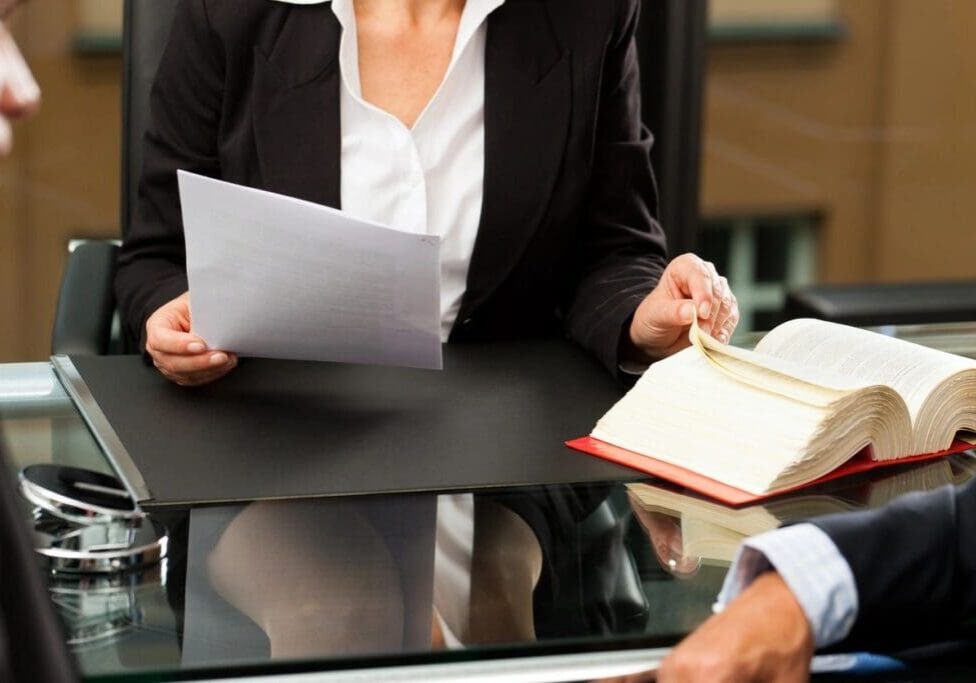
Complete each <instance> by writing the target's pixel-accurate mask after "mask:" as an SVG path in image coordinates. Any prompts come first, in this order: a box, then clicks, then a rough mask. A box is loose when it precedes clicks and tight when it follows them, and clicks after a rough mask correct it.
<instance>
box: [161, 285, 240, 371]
mask: <svg viewBox="0 0 976 683" xmlns="http://www.w3.org/2000/svg"><path fill="white" fill-rule="evenodd" d="M146 352H147V353H148V354H149V355H150V356H152V359H153V365H155V366H156V367H157V368H158V369H159V371H160V372H161V373H163V375H164V376H165V377H166V378H167V379H169V380H172V381H173V382H176V383H177V384H179V385H181V386H196V385H198V384H206V383H207V382H213V381H214V380H215V379H220V378H221V377H223V376H224V375H226V374H227V373H228V372H230V371H231V370H233V369H234V367H236V366H237V356H235V355H234V354H231V353H227V352H226V351H216V350H212V349H208V348H207V344H206V342H204V341H203V340H202V339H201V338H200V337H197V336H196V335H193V334H190V293H189V292H184V293H183V294H181V295H179V296H178V297H176V298H175V299H173V300H172V301H170V302H169V303H166V304H163V305H162V306H160V307H159V308H158V309H157V310H156V312H155V313H153V314H152V315H151V316H149V319H148V320H147V321H146Z"/></svg>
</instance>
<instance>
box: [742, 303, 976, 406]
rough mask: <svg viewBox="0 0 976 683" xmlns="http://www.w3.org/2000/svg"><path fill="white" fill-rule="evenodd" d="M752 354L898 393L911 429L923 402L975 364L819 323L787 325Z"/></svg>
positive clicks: (929, 350) (879, 335)
mask: <svg viewBox="0 0 976 683" xmlns="http://www.w3.org/2000/svg"><path fill="white" fill-rule="evenodd" d="M755 350H756V352H757V353H761V354H765V355H769V356H773V357H775V358H781V359H785V360H789V361H793V362H795V363H799V364H801V365H804V366H807V367H810V368H830V370H831V371H832V373H833V374H841V375H845V376H847V377H850V378H852V379H853V380H856V381H861V382H865V383H869V384H885V385H887V386H890V387H891V388H892V389H894V390H895V391H897V392H898V393H899V394H900V395H901V396H902V398H904V399H905V403H906V404H907V405H908V410H909V413H910V415H911V418H912V423H913V424H915V423H916V422H917V419H918V415H919V411H920V410H921V408H922V405H923V404H924V402H925V399H926V398H927V397H928V396H929V394H931V393H932V392H933V391H934V390H935V389H936V387H938V386H939V385H940V384H941V383H942V382H944V381H946V380H947V379H948V378H950V377H952V376H953V375H956V374H957V373H959V372H963V371H966V370H974V369H976V361H973V360H970V359H968V358H963V357H961V356H956V355H953V354H951V353H945V352H943V351H936V350H935V349H929V348H926V347H924V346H919V345H918V344H912V343H911V342H907V341H904V340H902V339H894V338H892V337H886V336H884V335H881V334H877V333H875V332H869V331H867V330H862V329H859V328H856V327H849V326H847V325H838V324H836V323H830V322H826V321H823V320H810V319H800V320H791V321H789V322H787V323H784V324H782V325H780V326H779V327H777V328H775V329H774V330H772V331H771V332H770V333H769V334H767V335H766V336H765V337H764V338H763V339H762V341H760V342H759V344H757V345H756V349H755Z"/></svg>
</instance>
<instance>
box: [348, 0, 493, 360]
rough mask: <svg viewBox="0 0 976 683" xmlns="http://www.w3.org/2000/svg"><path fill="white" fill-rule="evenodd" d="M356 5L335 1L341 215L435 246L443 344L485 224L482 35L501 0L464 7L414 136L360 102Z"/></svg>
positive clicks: (473, 0)
mask: <svg viewBox="0 0 976 683" xmlns="http://www.w3.org/2000/svg"><path fill="white" fill-rule="evenodd" d="M353 2H354V0H333V2H332V11H333V12H335V15H336V17H337V18H338V19H339V23H340V24H341V25H342V29H343V30H342V39H341V43H340V46H339V66H340V69H341V73H342V87H341V92H340V116H341V129H342V157H341V163H342V208H343V210H344V211H347V212H349V213H350V214H352V215H354V216H357V217H360V218H366V219H369V220H372V221H377V222H380V223H384V224H386V225H389V226H391V227H393V228H396V229H398V230H404V231H407V232H413V233H420V234H429V235H438V236H439V237H440V238H441V338H442V339H443V340H445V341H446V340H447V337H448V335H449V334H450V331H451V326H452V325H453V324H454V320H455V318H456V317H457V314H458V309H459V308H460V307H461V298H462V297H463V296H464V291H465V287H466V283H467V277H468V266H469V265H470V263H471V253H472V252H473V251H474V242H475V238H476V237H477V234H478V226H479V223H480V221H481V203H482V190H483V182H484V167H485V123H484V112H485V35H486V23H485V20H486V19H487V17H488V15H489V14H490V13H491V12H492V11H493V10H494V9H496V8H497V7H499V6H500V5H501V4H502V3H503V2H504V0H467V3H466V4H465V7H464V12H463V14H462V15H461V21H460V24H459V26H458V33H457V38H456V40H455V43H454V52H453V54H452V56H451V61H450V65H449V66H448V68H447V72H446V74H445V76H444V80H443V81H442V82H441V85H440V87H439V88H438V90H437V91H436V93H435V94H434V96H433V98H432V99H431V100H430V102H429V103H428V104H427V106H426V108H424V110H423V112H422V113H421V114H420V116H419V117H418V118H417V121H416V122H415V123H414V125H413V128H407V127H406V126H405V125H404V124H403V123H402V122H401V121H400V120H399V119H397V118H396V117H395V116H393V115H392V114H389V113H387V112H385V111H383V110H382V109H379V108H378V107H376V106H374V105H372V104H370V103H368V102H366V101H365V100H363V98H362V90H361V87H360V80H359V49H358V41H357V33H356V13H355V10H354V7H353Z"/></svg>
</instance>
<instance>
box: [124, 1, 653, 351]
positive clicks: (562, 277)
mask: <svg viewBox="0 0 976 683" xmlns="http://www.w3.org/2000/svg"><path fill="white" fill-rule="evenodd" d="M637 6H638V3H637V1H636V0H508V1H507V2H506V3H505V4H504V5H502V6H501V7H500V8H498V9H497V10H496V11H495V12H493V13H492V14H491V16H490V17H489V18H488V27H487V45H486V52H485V61H486V67H485V69H486V73H485V171H484V204H483V209H482V216H481V224H480V227H479V230H478V237H477V239H476V243H475V248H474V253H473V255H472V260H471V266H470V269H469V274H468V281H467V292H466V294H465V296H464V299H463V302H462V306H461V310H460V313H459V315H458V319H457V323H456V324H455V326H454V328H453V330H452V333H451V341H452V342H453V341H463V340H482V339H501V338H512V337H525V336H538V335H550V334H554V333H558V332H560V331H563V332H565V333H568V334H569V335H570V336H572V337H573V338H575V339H576V340H577V341H579V342H580V343H581V344H582V345H583V346H584V347H586V348H587V349H589V350H590V351H592V352H593V353H594V354H595V355H596V356H597V357H598V358H599V359H600V361H601V362H603V363H604V364H605V365H606V366H607V367H609V368H611V369H615V368H616V367H617V363H618V360H617V353H618V345H619V341H620V338H621V334H622V333H623V331H624V330H625V329H626V326H627V325H628V324H629V320H630V318H631V316H632V315H633V312H634V310H635V308H636V307H637V305H638V303H639V302H640V300H641V299H642V298H643V297H644V296H645V295H646V294H647V293H648V292H649V291H650V290H651V289H652V288H653V286H654V285H655V284H656V283H657V281H658V279H659V277H660V275H661V272H662V270H663V269H664V266H665V259H666V257H665V246H664V235H663V232H662V231H661V228H660V226H659V225H658V224H657V222H656V220H655V218H654V216H655V213H656V195H655V188H654V179H653V175H652V172H651V166H650V159H649V152H650V147H651V136H650V134H649V133H648V132H647V131H646V129H645V128H644V127H643V126H642V124H641V118H640V104H639V83H638V80H639V79H638V71H637V55H636V49H635V45H634V30H635V25H636V21H637ZM340 35H341V27H340V25H339V23H338V21H337V20H336V18H335V16H334V15H333V13H332V9H331V7H330V5H329V4H328V3H324V4H319V5H307V6H297V5H290V4H282V3H277V2H269V0H183V1H182V2H181V3H180V6H179V8H178V9H177V12H176V18H175V21H174V25H173V29H172V33H171V35H170V38H169V43H168V46H167V48H166V50H165V53H164V55H163V58H162V62H161V64H160V67H159V71H158V74H157V77H156V82H155V85H154V87H153V90H152V95H151V102H150V109H151V113H150V124H149V130H148V133H147V135H146V140H145V155H144V168H143V175H142V179H141V182H140V188H139V206H138V215H137V218H136V220H135V221H134V223H133V225H132V226H131V227H130V231H129V234H128V235H126V236H125V241H124V244H123V246H122V250H121V255H120V258H119V272H118V276H117V279H116V293H117V295H118V300H119V305H120V309H121V311H122V315H123V318H124V320H125V322H126V324H127V326H128V329H129V331H130V333H131V334H132V335H133V336H134V338H136V339H140V340H141V342H142V344H143V345H144V342H145V339H144V337H145V321H146V318H147V317H148V316H149V315H150V314H151V313H152V312H153V311H154V310H156V309H157V308H158V307H159V306H161V305H162V304H163V303H165V302H167V301H169V300H170V299H172V298H174V297H176V296H178V295H179V294H181V293H182V292H184V291H186V289H187V283H186V273H185V252H184V242H183V229H182V223H181V218H180V212H179V197H178V191H177V183H176V170H177V169H180V168H182V169H187V170H191V171H195V172H197V173H202V174H205V175H209V176H215V177H219V178H223V179H224V180H228V181H231V182H235V183H239V184H243V185H248V186H252V187H258V188H263V189H267V190H271V191H273V192H279V193H283V194H287V195H292V196H296V197H301V198H303V199H307V200H310V201H314V202H318V203H321V204H326V205H329V206H334V207H338V206H339V200H340V182H341V178H340V121H339V87H340V74H339V69H338V58H337V57H338V54H337V53H338V46H339V38H340Z"/></svg>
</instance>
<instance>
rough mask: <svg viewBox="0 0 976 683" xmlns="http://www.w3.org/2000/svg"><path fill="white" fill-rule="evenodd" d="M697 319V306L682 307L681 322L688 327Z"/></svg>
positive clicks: (687, 305)
mask: <svg viewBox="0 0 976 683" xmlns="http://www.w3.org/2000/svg"><path fill="white" fill-rule="evenodd" d="M694 319H695V305H694V304H685V305H684V306H682V307H681V322H683V323H684V324H686V325H690V324H691V321H692V320H694Z"/></svg>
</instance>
